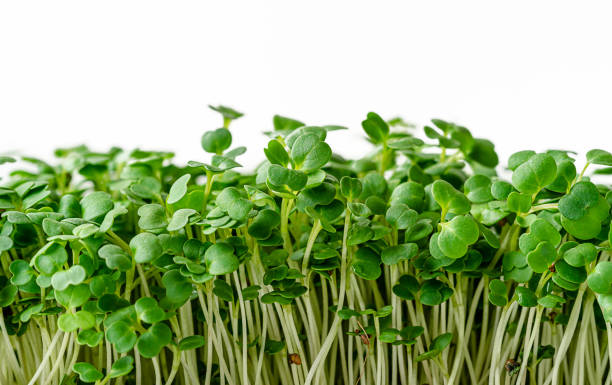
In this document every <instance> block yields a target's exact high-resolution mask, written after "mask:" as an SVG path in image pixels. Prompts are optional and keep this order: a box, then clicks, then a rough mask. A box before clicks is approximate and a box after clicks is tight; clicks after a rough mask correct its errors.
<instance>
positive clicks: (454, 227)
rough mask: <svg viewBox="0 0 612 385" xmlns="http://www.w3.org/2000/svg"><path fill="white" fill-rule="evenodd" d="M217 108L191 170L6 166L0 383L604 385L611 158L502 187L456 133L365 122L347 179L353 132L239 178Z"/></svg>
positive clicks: (563, 154) (527, 166) (482, 146)
mask: <svg viewBox="0 0 612 385" xmlns="http://www.w3.org/2000/svg"><path fill="white" fill-rule="evenodd" d="M211 108H212V109H213V110H214V111H216V112H218V113H220V115H221V127H219V128H216V129H213V130H210V131H207V132H205V133H203V135H202V137H201V144H202V148H203V150H204V152H203V153H202V155H201V157H199V158H198V159H194V160H192V161H190V162H188V163H187V164H186V165H180V164H176V163H173V162H172V158H173V154H171V153H167V152H155V151H143V150H134V151H124V150H121V149H119V148H113V149H111V150H109V151H108V152H102V153H100V152H93V151H91V150H89V149H88V148H87V147H85V146H79V147H74V148H64V149H59V150H57V151H56V155H57V157H58V161H57V162H55V163H53V164H50V163H47V162H45V161H42V160H38V159H35V158H27V157H24V158H22V159H21V163H17V164H18V165H20V164H23V165H24V166H25V167H24V168H21V167H19V166H16V165H15V164H13V165H12V167H15V166H16V170H14V171H12V172H11V173H10V175H9V177H8V178H6V179H4V180H3V181H2V185H1V187H0V266H1V267H2V270H1V271H2V273H1V274H0V306H1V307H2V312H0V329H1V333H2V336H1V338H0V340H1V341H2V343H1V344H0V352H1V353H2V355H3V359H2V360H0V384H17V385H32V384H35V383H39V384H45V385H47V384H81V383H93V384H97V385H104V384H136V385H141V384H143V385H144V384H155V385H162V384H167V385H170V384H180V385H196V384H198V385H199V384H205V385H211V384H229V385H238V384H246V385H264V384H265V385H281V384H282V385H287V384H291V385H304V384H306V385H311V384H317V385H332V384H346V385H355V384H374V385H383V384H384V385H386V384H390V385H400V384H401V385H407V384H430V385H434V384H440V385H442V384H445V385H446V384H449V385H451V384H453V385H454V384H486V383H488V384H489V385H501V384H544V385H549V384H552V385H558V384H579V383H587V384H598V385H600V384H609V383H610V381H611V378H612V374H611V373H612V345H611V344H610V343H609V341H610V340H612V328H611V326H610V322H611V321H612V261H611V260H610V255H611V253H610V251H611V250H610V248H611V245H610V242H611V241H612V239H611V238H612V230H611V226H610V223H611V218H610V206H611V204H612V192H611V190H610V186H609V185H605V184H599V183H597V181H599V179H602V180H604V178H605V175H609V174H612V154H610V153H609V152H607V151H605V150H601V149H595V150H591V151H589V152H588V153H587V154H586V159H584V160H585V162H584V163H585V166H584V167H582V168H577V167H576V164H577V163H580V161H578V162H577V161H576V158H577V157H576V156H575V154H574V153H572V152H568V151H559V150H551V151H546V152H542V153H536V152H534V151H531V150H525V151H519V152H516V153H515V154H513V155H512V156H510V158H509V159H508V162H507V168H508V170H509V171H510V172H511V178H510V180H504V178H503V177H501V176H499V175H498V174H497V172H496V167H497V166H498V163H499V159H498V156H497V154H496V153H495V148H494V145H493V143H492V142H490V141H488V140H486V139H481V138H475V137H473V135H472V134H471V133H470V131H469V130H468V129H467V128H465V127H462V126H460V125H457V124H454V123H451V122H446V121H443V120H440V119H433V120H432V124H431V125H430V126H425V127H424V135H418V134H417V133H416V132H415V131H414V127H413V126H412V125H410V124H406V123H405V122H403V121H402V120H401V119H392V120H390V121H385V120H384V119H383V118H382V117H381V116H380V115H378V114H376V113H373V112H371V113H368V114H367V116H366V118H365V120H364V121H363V122H362V128H363V129H364V131H365V134H366V135H367V139H368V140H369V142H371V143H372V145H373V148H374V150H373V151H372V153H371V154H369V155H365V156H364V157H363V158H361V159H357V160H347V159H344V158H343V157H341V156H340V155H339V154H336V153H335V152H334V151H333V150H332V148H331V147H330V146H329V144H327V142H326V139H327V137H328V135H340V133H337V132H336V131H338V130H342V129H344V127H340V126H335V125H327V126H308V125H306V124H304V123H303V122H301V121H299V120H296V119H291V118H287V117H282V116H275V117H274V118H273V122H272V128H271V130H270V131H269V132H266V135H268V136H269V137H270V140H269V142H268V144H267V146H266V148H265V149H264V150H263V152H264V155H265V159H266V160H265V161H264V162H262V163H261V164H260V165H258V166H257V167H247V169H254V170H255V171H254V172H253V173H249V172H244V171H242V170H241V165H240V163H238V160H237V158H238V157H239V156H240V155H241V154H243V153H244V152H245V151H246V148H244V147H235V148H232V143H233V140H232V139H233V136H232V133H233V130H234V123H233V122H234V121H235V120H236V119H239V118H240V117H241V116H242V113H240V112H238V111H236V110H234V109H231V108H229V107H225V106H216V107H211ZM230 126H231V129H230ZM578 159H581V158H580V157H578ZM15 162H16V160H15V159H13V158H10V157H0V165H2V164H4V163H15ZM251 166H255V165H251ZM32 168H33V170H32ZM577 170H581V171H580V172H578V171H577Z"/></svg>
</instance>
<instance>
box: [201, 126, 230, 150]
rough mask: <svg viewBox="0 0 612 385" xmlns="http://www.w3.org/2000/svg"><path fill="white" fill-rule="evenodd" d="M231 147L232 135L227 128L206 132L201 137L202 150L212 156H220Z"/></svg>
mask: <svg viewBox="0 0 612 385" xmlns="http://www.w3.org/2000/svg"><path fill="white" fill-rule="evenodd" d="M231 145H232V134H230V132H229V130H228V129H227V128H217V129H216V130H212V131H206V132H205V133H204V135H202V148H203V149H204V151H206V152H209V153H212V154H222V153H223V151H225V150H227V149H228V148H229V147H230V146H231Z"/></svg>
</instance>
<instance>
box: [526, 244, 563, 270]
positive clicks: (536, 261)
mask: <svg viewBox="0 0 612 385" xmlns="http://www.w3.org/2000/svg"><path fill="white" fill-rule="evenodd" d="M556 259H557V251H556V250H555V247H554V246H553V245H552V244H551V243H550V242H548V241H543V242H540V243H538V245H537V246H536V248H535V249H533V250H532V251H530V252H529V253H528V254H527V263H528V264H529V267H531V269H532V270H533V271H534V272H536V273H538V274H541V273H543V272H545V271H546V270H547V269H548V268H549V267H550V266H551V265H552V264H553V263H554V262H555V260H556Z"/></svg>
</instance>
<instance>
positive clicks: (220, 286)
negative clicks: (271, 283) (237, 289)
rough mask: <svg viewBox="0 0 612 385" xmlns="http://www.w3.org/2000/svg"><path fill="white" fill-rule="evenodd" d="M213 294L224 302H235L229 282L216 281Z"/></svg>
mask: <svg viewBox="0 0 612 385" xmlns="http://www.w3.org/2000/svg"><path fill="white" fill-rule="evenodd" d="M264 280H265V278H264ZM213 293H214V294H215V295H216V296H217V297H219V298H221V299H222V300H224V301H227V302H234V290H233V289H232V287H231V286H230V285H229V284H228V283H227V282H225V281H224V280H222V279H216V280H215V282H214V288H213Z"/></svg>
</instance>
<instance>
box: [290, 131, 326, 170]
mask: <svg viewBox="0 0 612 385" xmlns="http://www.w3.org/2000/svg"><path fill="white" fill-rule="evenodd" d="M331 154H332V151H331V148H330V147H329V145H328V144H327V143H325V142H322V141H321V140H320V139H319V136H318V135H316V134H303V135H300V136H299V137H298V138H297V139H296V140H295V142H294V143H293V146H292V147H291V159H292V160H293V164H294V165H295V168H296V169H300V170H302V171H304V172H306V173H309V172H312V171H314V170H317V169H319V168H321V167H323V166H325V165H326V164H327V162H329V160H330V159H331Z"/></svg>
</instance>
